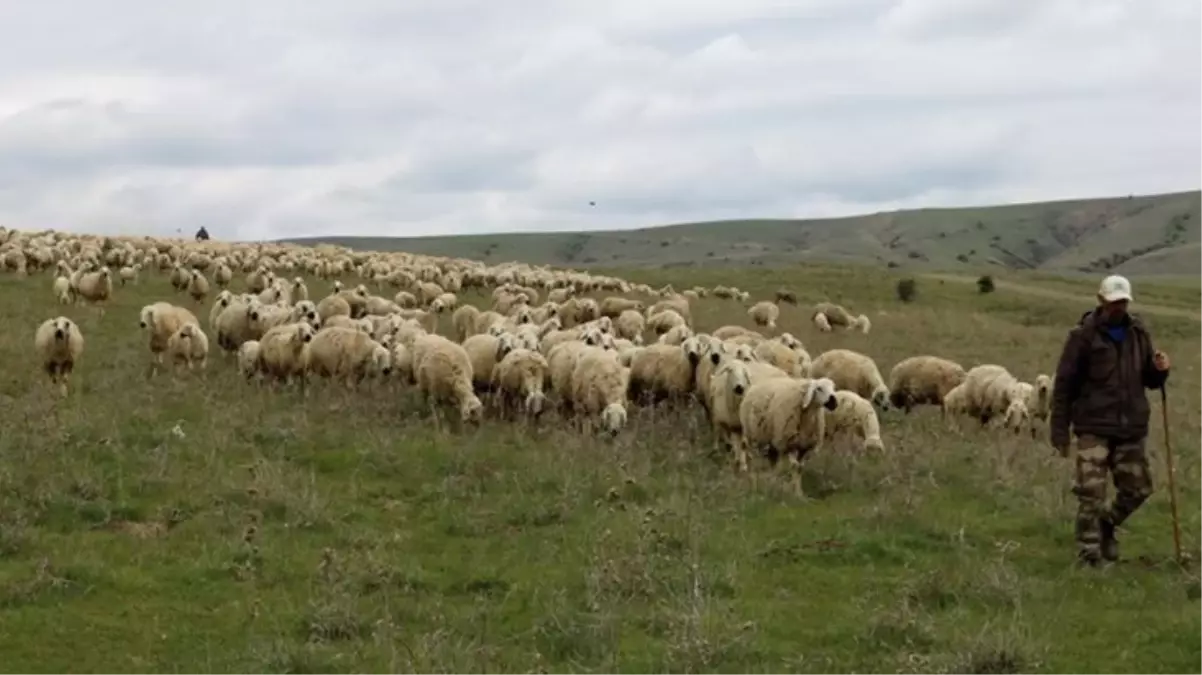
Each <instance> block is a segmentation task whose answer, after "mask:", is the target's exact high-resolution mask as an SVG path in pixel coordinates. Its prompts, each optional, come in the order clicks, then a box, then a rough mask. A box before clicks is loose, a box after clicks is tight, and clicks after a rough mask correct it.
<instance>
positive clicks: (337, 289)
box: [334, 279, 342, 293]
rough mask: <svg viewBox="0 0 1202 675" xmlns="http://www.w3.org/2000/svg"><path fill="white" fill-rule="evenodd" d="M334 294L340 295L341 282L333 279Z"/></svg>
mask: <svg viewBox="0 0 1202 675" xmlns="http://www.w3.org/2000/svg"><path fill="white" fill-rule="evenodd" d="M334 292H335V293H341V292H342V282H341V281H339V280H338V279H335V280H334Z"/></svg>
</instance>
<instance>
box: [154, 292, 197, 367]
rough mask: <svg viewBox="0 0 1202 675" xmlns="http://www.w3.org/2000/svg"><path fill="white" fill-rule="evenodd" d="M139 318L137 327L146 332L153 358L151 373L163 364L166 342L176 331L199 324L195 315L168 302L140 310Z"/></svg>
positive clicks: (157, 303)
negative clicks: (187, 325)
mask: <svg viewBox="0 0 1202 675" xmlns="http://www.w3.org/2000/svg"><path fill="white" fill-rule="evenodd" d="M139 316H140V320H139V325H140V326H141V328H142V330H144V331H147V334H148V336H149V346H150V353H151V354H152V355H153V356H154V364H152V372H153V369H154V367H155V366H157V365H158V364H161V363H162V362H163V352H164V351H166V350H167V341H168V340H169V339H170V338H171V336H172V335H174V334H175V332H176V331H178V330H179V329H180V328H182V327H183V326H184V325H186V324H192V325H194V326H196V327H197V328H199V327H200V322H199V321H197V320H196V315H195V314H193V313H192V312H191V311H189V310H188V309H186V308H184V307H178V306H176V305H173V304H171V303H169V302H156V303H153V304H150V305H146V306H145V307H143V308H142V311H141V312H140V314H139Z"/></svg>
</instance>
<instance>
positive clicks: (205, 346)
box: [167, 323, 209, 370]
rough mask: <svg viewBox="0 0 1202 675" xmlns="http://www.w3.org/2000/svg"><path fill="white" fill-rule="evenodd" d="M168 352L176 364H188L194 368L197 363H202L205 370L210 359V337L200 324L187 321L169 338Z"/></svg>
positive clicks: (190, 368)
mask: <svg viewBox="0 0 1202 675" xmlns="http://www.w3.org/2000/svg"><path fill="white" fill-rule="evenodd" d="M167 353H168V354H170V355H171V361H172V363H174V364H176V366H179V365H186V366H187V367H188V370H192V368H193V366H194V365H195V364H200V368H201V370H204V368H205V365H206V364H207V363H208V359H209V338H208V336H207V335H205V334H204V331H202V330H201V329H200V326H199V325H197V324H194V323H186V324H184V325H182V326H180V327H179V330H177V331H175V332H174V333H172V334H171V337H169V338H167Z"/></svg>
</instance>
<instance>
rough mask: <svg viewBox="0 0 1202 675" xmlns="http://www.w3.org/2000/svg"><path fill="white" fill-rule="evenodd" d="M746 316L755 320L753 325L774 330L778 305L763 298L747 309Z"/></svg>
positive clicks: (778, 315) (778, 312)
mask: <svg viewBox="0 0 1202 675" xmlns="http://www.w3.org/2000/svg"><path fill="white" fill-rule="evenodd" d="M747 316H750V317H751V320H752V321H754V322H755V325H757V326H761V327H764V328H767V329H769V330H776V320H777V319H779V318H780V307H777V306H776V303H774V302H769V301H767V300H763V301H761V302H757V303H755V304H754V305H752V306H751V308H750V309H748V310H747Z"/></svg>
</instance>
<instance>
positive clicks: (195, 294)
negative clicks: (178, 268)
mask: <svg viewBox="0 0 1202 675" xmlns="http://www.w3.org/2000/svg"><path fill="white" fill-rule="evenodd" d="M188 295H190V296H192V299H193V300H195V301H196V303H197V304H200V303H202V302H204V301H205V298H207V297H209V280H208V279H206V278H205V275H203V274H201V273H200V270H192V274H191V275H189V277H188Z"/></svg>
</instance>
